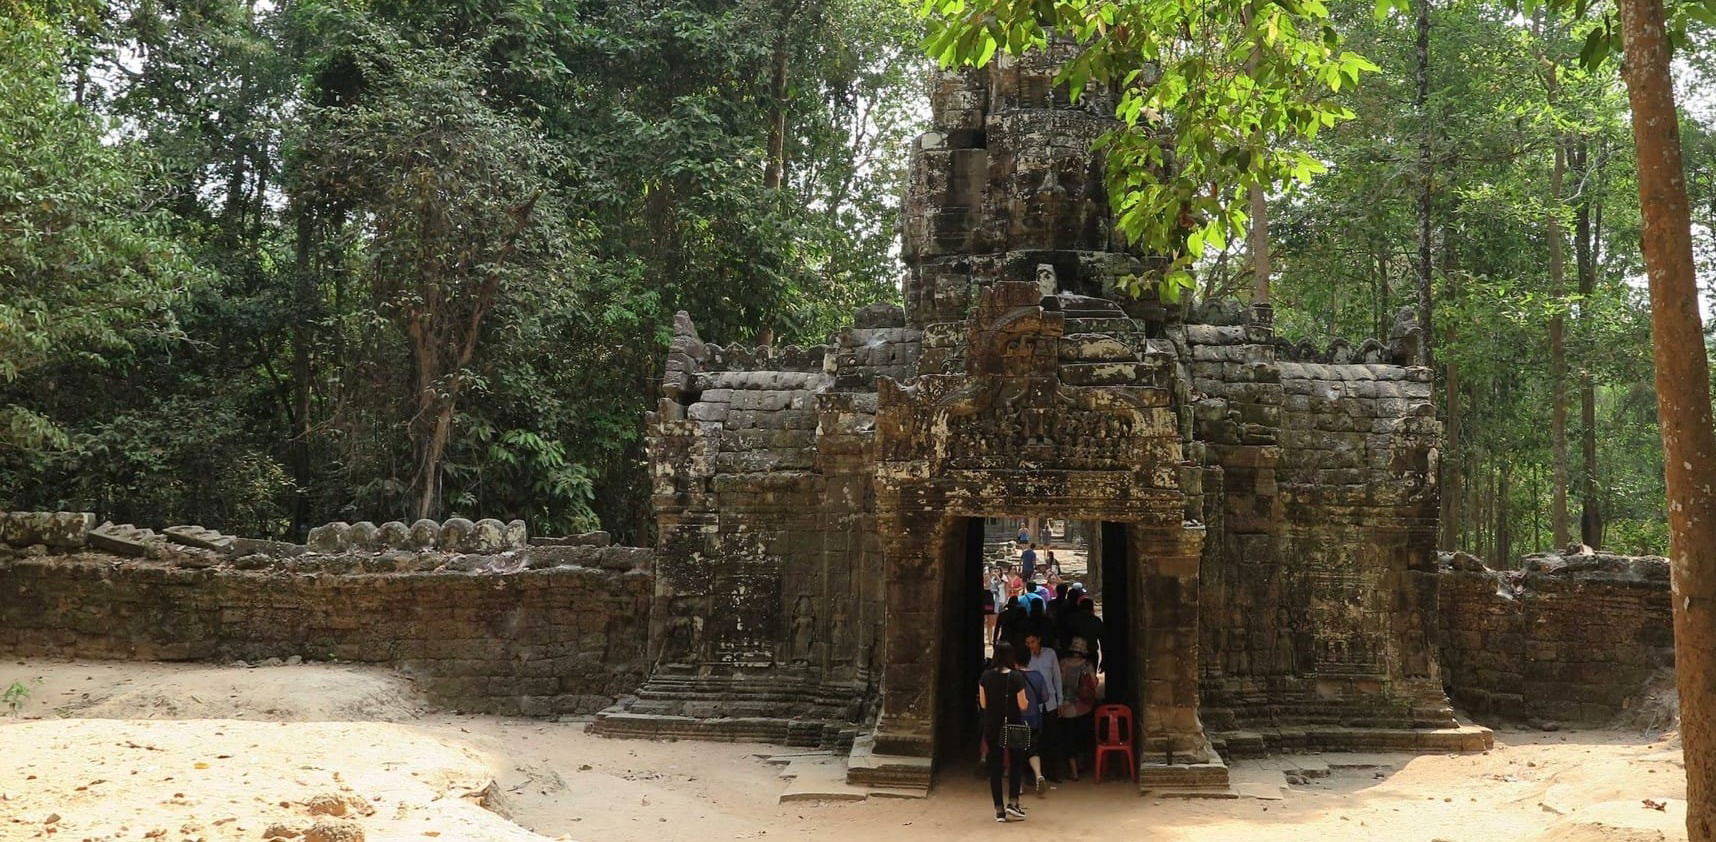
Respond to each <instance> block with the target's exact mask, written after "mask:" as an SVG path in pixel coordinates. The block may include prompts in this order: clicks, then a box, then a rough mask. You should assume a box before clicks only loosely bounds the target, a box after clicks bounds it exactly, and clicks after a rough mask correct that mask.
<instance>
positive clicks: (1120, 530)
mask: <svg viewBox="0 0 1716 842" xmlns="http://www.w3.org/2000/svg"><path fill="white" fill-rule="evenodd" d="M1015 520H1020V519H1017V518H1000V517H995V516H988V517H979V516H967V517H954V518H950V521H951V522H950V523H949V524H947V525H946V528H944V529H943V530H942V534H943V541H942V544H941V549H940V556H939V559H938V563H939V566H940V568H941V569H942V570H943V571H945V577H944V579H943V582H942V600H941V606H942V608H941V616H942V629H941V635H940V639H941V640H942V642H943V643H942V647H943V648H942V651H941V656H940V660H939V662H938V664H937V667H936V669H937V675H936V677H935V678H934V680H933V684H934V685H935V686H937V687H940V688H944V692H943V693H942V695H941V696H940V698H939V700H938V707H937V712H936V720H935V723H934V734H935V737H934V744H935V751H936V757H935V759H936V761H937V763H938V764H939V765H941V766H942V767H943V768H953V769H964V768H966V767H967V766H969V764H971V763H973V762H975V761H976V759H977V758H978V757H979V753H980V752H979V744H980V740H981V736H982V735H981V733H980V731H979V722H980V716H979V714H978V713H977V708H976V701H975V700H976V698H977V682H978V678H979V677H980V676H981V675H982V673H983V670H984V669H986V668H987V667H988V664H989V659H990V655H991V650H990V648H989V646H988V643H989V633H988V630H987V628H986V624H985V622H984V614H983V610H982V604H983V596H984V594H983V590H984V588H985V587H986V586H985V579H984V576H985V573H986V572H987V571H988V569H989V568H991V567H994V566H999V565H1006V566H1008V567H1013V568H1016V562H1017V559H1018V553H1017V552H1016V551H1015V549H1014V541H1013V539H1012V535H1014V534H1015V530H1012V529H1007V528H1002V529H997V527H996V524H997V523H998V522H1000V523H1002V524H1006V523H1009V522H1012V521H1015ZM1032 520H1035V521H1036V522H1039V523H1046V522H1048V520H1047V519H1032ZM1072 522H1074V523H1078V524H1079V526H1080V528H1079V530H1078V531H1077V533H1076V535H1077V538H1075V539H1072V540H1076V541H1077V544H1076V546H1077V555H1076V556H1075V557H1076V558H1077V559H1078V561H1077V563H1076V566H1073V567H1071V568H1070V569H1069V573H1070V574H1072V575H1070V576H1069V578H1067V580H1066V581H1067V582H1068V583H1069V584H1070V583H1071V582H1072V581H1074V580H1075V579H1076V580H1077V581H1080V582H1081V583H1087V586H1091V585H1094V586H1102V585H1106V595H1101V594H1094V593H1093V595H1095V596H1097V601H1098V614H1099V616H1101V617H1102V618H1103V621H1104V623H1105V632H1104V634H1103V636H1102V638H1101V639H1100V641H1098V642H1099V644H1100V645H1101V647H1102V652H1103V659H1104V662H1105V667H1104V670H1103V673H1102V676H1101V678H1102V693H1103V696H1102V700H1101V701H1103V702H1108V701H1114V702H1120V703H1123V704H1127V705H1129V706H1132V707H1133V708H1134V709H1135V710H1136V709H1137V705H1138V702H1137V699H1138V692H1137V691H1138V683H1137V681H1136V678H1135V676H1134V669H1135V667H1136V663H1137V662H1135V660H1134V658H1133V652H1132V639H1133V634H1132V627H1133V624H1134V618H1135V617H1138V618H1140V619H1141V615H1140V614H1139V613H1138V612H1135V611H1134V608H1133V601H1134V599H1135V598H1136V593H1135V591H1134V590H1133V587H1132V579H1133V576H1132V571H1133V570H1134V569H1135V565H1134V564H1133V560H1132V559H1131V557H1130V553H1129V551H1128V545H1127V531H1128V530H1127V526H1126V524H1124V523H1117V522H1112V521H1072ZM1002 533H1005V536H1002ZM1087 536H1088V537H1087ZM1061 540H1062V541H1064V542H1067V543H1061V544H1059V545H1058V547H1059V549H1060V550H1061V551H1062V552H1063V553H1065V552H1066V551H1068V550H1070V549H1072V548H1073V546H1074V544H1072V543H1071V540H1069V539H1068V537H1067V536H1066V535H1064V534H1063V536H1062V538H1061ZM1055 546H1057V545H1055V544H1054V543H1053V542H1052V541H1045V542H1043V543H1041V544H1038V549H1039V553H1040V554H1045V555H1046V553H1047V552H1048V551H1049V549H1051V548H1053V547H1055ZM1044 564H1046V561H1045V562H1044ZM1002 607H1004V605H1002V604H998V605H997V608H1002ZM1140 610H1148V609H1147V608H1144V607H1141V609H1140Z"/></svg>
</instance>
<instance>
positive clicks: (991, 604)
mask: <svg viewBox="0 0 1716 842" xmlns="http://www.w3.org/2000/svg"><path fill="white" fill-rule="evenodd" d="M982 599H983V640H984V642H985V643H990V644H993V643H994V642H995V625H996V623H998V622H999V621H1000V618H1001V606H1003V605H1005V604H1006V602H1007V579H1006V577H1004V576H1003V575H1002V574H1001V571H1000V570H998V569H996V568H994V567H986V568H984V570H983V597H982Z"/></svg>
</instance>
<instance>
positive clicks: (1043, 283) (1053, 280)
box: [1037, 263, 1061, 296]
mask: <svg viewBox="0 0 1716 842" xmlns="http://www.w3.org/2000/svg"><path fill="white" fill-rule="evenodd" d="M1060 288H1061V283H1060V278H1059V277H1057V276H1056V275H1055V267H1054V265H1053V264H1049V263H1039V264H1037V291H1038V292H1040V293H1042V294H1043V295H1044V296H1049V295H1054V294H1055V293H1057V292H1059V291H1060Z"/></svg>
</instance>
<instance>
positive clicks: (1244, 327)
mask: <svg viewBox="0 0 1716 842" xmlns="http://www.w3.org/2000/svg"><path fill="white" fill-rule="evenodd" d="M1055 61H1056V57H1055V56H1052V55H1051V56H1043V57H1035V58H1029V59H1023V60H1016V61H1002V62H999V63H998V64H997V65H996V66H992V67H991V68H988V69H986V70H984V71H979V72H965V73H960V74H952V73H949V74H942V75H941V76H939V77H938V79H937V80H936V82H935V88H934V91H933V94H932V106H933V114H934V122H935V130H934V131H932V132H930V133H928V134H925V135H924V136H923V137H921V138H920V139H919V142H918V145H917V149H916V152H915V153H914V158H913V162H912V184H911V188H910V193H909V195H908V196H907V198H906V204H905V214H904V216H905V220H904V228H905V243H904V258H905V261H906V263H907V267H908V270H909V271H908V276H907V278H906V281H905V286H904V305H905V306H904V309H903V311H902V309H900V308H897V307H892V306H885V305H879V306H872V307H869V308H866V309H864V310H862V311H860V312H859V313H857V314H856V316H855V319H854V323H853V325H852V327H850V328H848V329H846V330H844V331H842V332H841V333H840V334H839V336H838V337H836V338H835V339H833V340H831V343H830V344H828V345H824V346H816V347H808V348H800V347H787V348H774V347H766V346H765V347H756V348H748V347H739V346H730V347H722V346H717V345H711V344H708V343H705V342H703V341H701V340H700V339H699V338H698V336H697V332H696V329H695V326H694V324H693V321H692V319H691V318H690V317H687V316H685V315H684V314H681V317H680V319H679V321H678V325H677V327H676V336H675V338H674V340H673V343H672V346H671V350H670V355H669V359H668V361H667V370H666V374H665V377H664V379H663V383H662V397H661V401H660V405H659V409H658V411H657V412H655V413H654V414H652V416H651V418H650V419H649V422H648V435H649V444H650V470H651V481H652V483H653V499H654V506H655V511H656V514H657V518H658V525H659V539H658V545H657V548H656V551H657V560H656V576H657V578H656V593H655V600H654V605H653V609H652V612H651V622H650V647H649V652H650V654H651V657H652V658H653V663H654V666H653V668H652V670H651V673H650V676H649V678H648V679H647V681H646V682H645V683H644V684H643V685H642V686H641V687H640V688H639V689H638V690H637V691H636V692H635V693H634V694H631V695H628V696H626V697H624V698H622V699H621V700H620V701H619V702H618V703H617V704H615V705H614V706H613V707H610V708H609V709H608V710H606V711H604V712H603V713H602V714H601V715H600V716H599V717H598V720H597V721H596V723H595V724H594V725H593V726H592V727H593V728H594V729H595V730H596V731H598V732H601V733H607V734H613V735H658V736H668V735H671V736H685V737H702V738H715V739H763V740H771V741H779V742H787V743H793V744H802V745H835V746H845V745H847V744H850V745H851V746H852V754H851V760H850V761H849V777H850V778H851V779H852V780H854V781H855V782H866V783H872V784H899V785H920V786H921V785H927V784H928V781H929V775H930V774H931V770H932V768H933V766H934V763H935V762H936V759H937V758H938V757H939V758H941V759H942V760H944V761H945V760H947V759H949V757H950V756H952V753H953V752H956V751H959V750H960V747H961V746H962V745H965V743H962V740H963V739H964V734H965V731H966V723H967V722H969V720H970V719H971V718H972V714H971V707H972V700H973V699H974V697H975V682H976V677H977V674H978V671H979V670H980V668H981V661H982V644H981V641H980V639H979V638H980V632H979V623H978V622H977V615H976V609H975V606H976V605H977V594H978V588H979V587H980V584H979V576H980V569H981V568H980V564H981V541H982V534H983V530H982V520H981V519H982V518H985V517H997V516H1045V517H1046V516H1054V517H1064V518H1067V519H1069V520H1075V519H1076V520H1084V521H1091V522H1095V523H1100V524H1101V526H1100V527H1099V528H1098V529H1097V530H1096V534H1095V536H1094V537H1095V538H1096V540H1094V541H1093V542H1092V555H1093V558H1092V565H1093V566H1096V565H1099V564H1100V566H1101V569H1102V571H1103V575H1104V578H1105V586H1104V614H1105V616H1106V618H1107V620H1108V622H1109V625H1110V627H1111V629H1112V631H1111V634H1113V635H1114V636H1115V640H1111V641H1109V646H1110V647H1111V648H1110V650H1109V651H1110V652H1111V654H1112V655H1113V656H1115V658H1116V661H1115V662H1114V666H1111V668H1110V672H1109V678H1108V682H1109V688H1110V697H1111V700H1119V701H1124V702H1127V703H1129V704H1130V705H1132V707H1133V709H1134V710H1135V711H1136V712H1137V713H1138V719H1139V725H1140V729H1141V731H1142V737H1143V748H1144V752H1143V756H1142V758H1141V764H1140V773H1141V774H1140V785H1141V786H1142V787H1144V788H1149V789H1184V788H1197V787H1205V786H1221V785H1225V783H1226V766H1225V764H1224V763H1223V761H1222V758H1221V752H1223V751H1225V752H1226V753H1228V754H1230V755H1231V754H1233V753H1236V752H1237V753H1244V752H1248V751H1251V752H1255V751H1261V750H1265V749H1294V748H1310V749H1341V748H1346V749H1357V748H1371V749H1421V750H1436V751H1446V750H1461V749H1472V748H1478V747H1483V746H1484V745H1487V743H1488V734H1487V732H1486V731H1484V730H1483V729H1472V728H1460V727H1458V726H1457V725H1456V723H1455V722H1454V719H1453V715H1452V711H1451V709H1450V708H1449V706H1448V702H1447V698H1446V696H1445V694H1444V691H1443V681H1442V679H1441V676H1440V675H1439V669H1438V663H1437V655H1436V651H1435V649H1436V647H1435V641H1436V639H1437V631H1438V626H1437V622H1438V618H1437V593H1438V592H1437V556H1436V552H1435V536H1436V531H1437V530H1436V526H1437V523H1436V512H1437V505H1436V504H1437V494H1436V487H1435V459H1436V451H1437V445H1438V442H1439V435H1440V428H1439V426H1438V423H1437V421H1436V419H1435V414H1434V408H1433V406H1432V403H1431V398H1430V391H1431V382H1430V372H1429V371H1428V370H1427V369H1424V368H1417V367H1412V366H1410V365H1409V364H1408V363H1409V362H1410V360H1411V359H1412V358H1413V356H1414V351H1415V347H1414V345H1415V343H1416V340H1417V331H1416V328H1415V326H1413V325H1412V324H1411V323H1410V321H1409V320H1405V319H1403V320H1402V321H1401V322H1400V323H1399V325H1398V326H1397V328H1396V330H1395V331H1394V333H1395V335H1394V336H1393V337H1391V338H1390V340H1389V341H1388V342H1386V343H1385V342H1379V341H1377V340H1368V341H1366V342H1365V343H1364V344H1363V345H1360V346H1356V347H1355V346H1351V345H1348V344H1346V343H1343V342H1339V341H1337V342H1336V343H1335V345H1334V346H1333V347H1331V348H1329V349H1326V350H1321V349H1315V348H1312V347H1310V346H1309V345H1308V344H1301V345H1298V346H1294V345H1290V344H1288V343H1285V342H1282V341H1280V340H1276V339H1274V338H1273V336H1272V332H1271V330H1270V326H1269V320H1268V311H1267V308H1260V309H1259V310H1257V311H1253V312H1252V313H1249V314H1247V313H1240V312H1235V311H1226V312H1224V311H1222V310H1221V309H1220V308H1202V309H1201V310H1199V311H1198V312H1197V315H1195V316H1193V315H1187V314H1186V312H1185V311H1186V310H1188V309H1190V308H1187V307H1184V306H1181V305H1178V304H1165V303H1163V302H1160V301H1157V300H1154V299H1152V298H1149V297H1145V298H1141V299H1140V298H1134V297H1130V296H1127V295H1124V294H1121V293H1119V292H1117V282H1118V281H1119V280H1120V279H1121V278H1123V277H1125V276H1127V275H1128V274H1131V273H1134V272H1137V271H1138V270H1139V269H1140V268H1142V266H1143V260H1142V258H1140V257H1139V256H1138V255H1137V254H1136V253H1135V252H1133V251H1130V250H1128V249H1127V248H1126V247H1125V246H1124V244H1123V243H1122V242H1121V240H1120V238H1119V237H1118V236H1117V235H1116V234H1115V232H1114V231H1113V228H1112V223H1111V218H1110V212H1109V205H1108V199H1107V196H1106V194H1105V189H1104V182H1103V173H1102V166H1101V161H1100V157H1099V156H1098V155H1097V154H1096V153H1093V152H1092V141H1093V140H1094V139H1095V138H1096V137H1097V136H1098V135H1100V134H1101V133H1102V132H1104V131H1105V130H1107V129H1108V128H1109V127H1110V125H1111V123H1110V121H1109V119H1108V118H1107V117H1106V116H1105V115H1107V114H1110V113H1112V112H1111V103H1108V102H1103V101H1102V100H1101V98H1100V97H1092V98H1089V99H1088V100H1087V101H1086V102H1082V103H1079V104H1071V103H1069V102H1068V101H1067V100H1066V98H1065V96H1064V93H1063V92H1061V91H1057V90H1055V89H1054V88H1053V86H1052V84H1051V81H1052V79H1053V76H1054V72H1055V69H1056V64H1055ZM1117 641H1118V642H1119V643H1120V646H1118V647H1114V644H1115V643H1116V642H1117ZM1122 653H1123V657H1121V656H1122ZM1117 695H1118V698H1116V696H1117Z"/></svg>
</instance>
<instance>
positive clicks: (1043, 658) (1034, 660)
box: [1027, 646, 1066, 710]
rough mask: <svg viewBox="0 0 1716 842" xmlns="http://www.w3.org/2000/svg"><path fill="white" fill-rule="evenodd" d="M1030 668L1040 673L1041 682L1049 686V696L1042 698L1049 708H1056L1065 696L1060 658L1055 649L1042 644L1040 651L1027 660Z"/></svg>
mask: <svg viewBox="0 0 1716 842" xmlns="http://www.w3.org/2000/svg"><path fill="white" fill-rule="evenodd" d="M1027 664H1028V666H1030V668H1031V670H1032V671H1034V672H1039V673H1042V675H1043V683H1044V684H1047V685H1048V687H1049V697H1048V698H1047V699H1044V700H1043V701H1044V703H1045V704H1047V705H1048V709H1049V710H1057V709H1059V708H1060V706H1061V702H1062V701H1063V700H1064V699H1065V697H1066V692H1065V688H1064V685H1062V683H1061V659H1060V656H1058V655H1056V654H1055V650H1054V649H1052V648H1050V647H1048V646H1044V647H1043V650H1042V651H1041V652H1038V653H1037V654H1035V655H1032V656H1031V660H1030V661H1029V662H1027Z"/></svg>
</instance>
